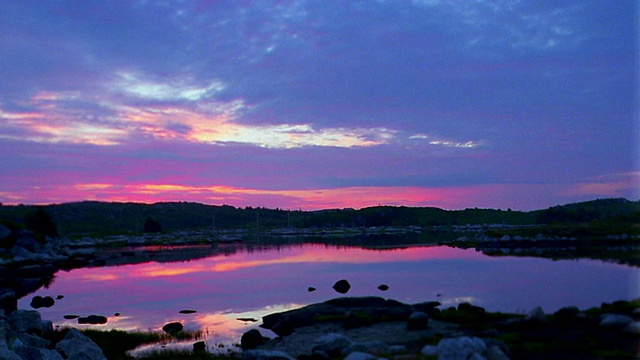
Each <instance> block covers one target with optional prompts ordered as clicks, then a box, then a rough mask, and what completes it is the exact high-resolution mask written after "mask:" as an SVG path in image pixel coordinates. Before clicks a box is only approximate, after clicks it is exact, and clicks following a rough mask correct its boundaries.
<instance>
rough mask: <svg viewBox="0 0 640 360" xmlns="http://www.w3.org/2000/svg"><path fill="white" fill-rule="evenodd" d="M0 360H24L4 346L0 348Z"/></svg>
mask: <svg viewBox="0 0 640 360" xmlns="http://www.w3.org/2000/svg"><path fill="white" fill-rule="evenodd" d="M0 359H2V360H24V359H23V358H22V357H21V356H20V355H18V354H16V353H15V352H14V351H12V350H9V348H8V347H7V346H6V345H5V346H4V347H2V346H0Z"/></svg>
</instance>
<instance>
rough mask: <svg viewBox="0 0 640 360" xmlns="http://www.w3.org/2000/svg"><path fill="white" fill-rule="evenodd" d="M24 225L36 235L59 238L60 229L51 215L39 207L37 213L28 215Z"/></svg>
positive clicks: (33, 212)
mask: <svg viewBox="0 0 640 360" xmlns="http://www.w3.org/2000/svg"><path fill="white" fill-rule="evenodd" d="M24 225H25V226H26V228H27V229H29V230H31V231H33V232H35V233H36V234H40V235H44V236H50V237H56V236H58V227H57V226H56V224H55V223H54V222H53V220H52V219H51V215H49V213H47V212H46V211H45V210H44V208H42V207H38V208H37V209H36V210H35V211H32V212H29V213H27V215H26V216H25V219H24Z"/></svg>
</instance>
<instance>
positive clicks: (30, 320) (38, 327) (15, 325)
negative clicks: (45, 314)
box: [8, 310, 42, 334]
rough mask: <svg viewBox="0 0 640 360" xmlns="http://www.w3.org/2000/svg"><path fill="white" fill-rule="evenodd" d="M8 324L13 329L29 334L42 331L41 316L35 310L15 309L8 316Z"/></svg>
mask: <svg viewBox="0 0 640 360" xmlns="http://www.w3.org/2000/svg"><path fill="white" fill-rule="evenodd" d="M8 321H9V325H10V326H11V328H12V329H14V330H15V331H19V332H20V331H21V332H26V333H31V334H41V333H42V318H41V317H40V313H39V312H37V311H35V310H16V311H14V312H12V313H11V314H9V316H8Z"/></svg>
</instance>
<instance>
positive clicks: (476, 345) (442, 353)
mask: <svg viewBox="0 0 640 360" xmlns="http://www.w3.org/2000/svg"><path fill="white" fill-rule="evenodd" d="M485 350H487V345H486V344H485V343H484V341H482V340H481V339H479V338H477V337H468V336H461V337H457V338H445V339H442V340H440V342H439V343H438V360H467V359H469V358H471V357H472V356H474V355H475V354H477V355H480V354H482V353H483V352H484V351H485Z"/></svg>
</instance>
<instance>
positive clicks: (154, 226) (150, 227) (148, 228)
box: [143, 217, 162, 233]
mask: <svg viewBox="0 0 640 360" xmlns="http://www.w3.org/2000/svg"><path fill="white" fill-rule="evenodd" d="M143 231H144V232H146V233H161V232H162V225H160V223H159V222H157V221H155V220H153V219H152V218H150V217H148V218H147V220H145V222H144V230H143Z"/></svg>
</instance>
